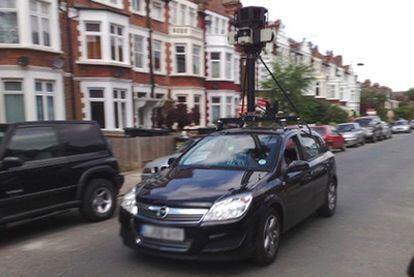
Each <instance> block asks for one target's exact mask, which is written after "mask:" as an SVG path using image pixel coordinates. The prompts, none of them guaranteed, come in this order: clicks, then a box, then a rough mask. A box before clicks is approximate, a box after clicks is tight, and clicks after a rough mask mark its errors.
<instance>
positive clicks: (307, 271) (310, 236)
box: [0, 134, 414, 276]
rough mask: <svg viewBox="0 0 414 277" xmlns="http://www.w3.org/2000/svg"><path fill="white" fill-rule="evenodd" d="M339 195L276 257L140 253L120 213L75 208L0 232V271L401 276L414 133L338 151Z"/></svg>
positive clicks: (413, 219)
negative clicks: (123, 229) (125, 234)
mask: <svg viewBox="0 0 414 277" xmlns="http://www.w3.org/2000/svg"><path fill="white" fill-rule="evenodd" d="M336 161H337V167H338V169H337V170H338V179H339V200H338V201H339V202H338V207H337V213H336V214H335V215H334V217H332V218H328V219H326V218H320V217H317V216H316V215H315V216H312V217H310V218H309V219H307V220H305V221H304V222H303V223H301V224H299V225H298V226H297V227H295V228H294V229H293V230H290V231H289V232H287V233H286V234H285V235H284V237H283V239H282V244H281V248H280V252H279V256H278V258H277V260H276V261H275V263H274V264H272V265H271V266H269V267H265V268H260V267H258V266H256V265H255V264H254V263H251V262H233V263H197V262H186V261H175V260H165V259H159V258H151V257H144V256H142V255H139V254H137V253H135V252H133V251H132V250H130V249H128V248H126V247H124V246H123V245H122V242H121V238H120V237H119V235H118V231H119V224H118V222H117V218H116V217H113V218H112V219H110V220H107V221H104V222H101V223H85V222H84V221H82V219H81V217H80V215H79V214H78V213H77V211H74V212H68V213H65V214H62V215H59V216H56V217H51V218H45V219H41V220H38V221H35V222H31V223H27V224H23V225H18V226H14V227H11V228H9V229H7V230H3V231H0V276H183V275H186V276H195V275H230V274H238V275H246V276H248V275H256V276H259V275H260V276H405V271H406V268H407V265H408V262H409V261H410V259H411V257H412V256H413V255H414V201H413V199H414V166H413V164H414V163H413V162H414V135H410V134H408V135H405V134H404V135H395V136H394V137H393V138H392V139H390V140H386V141H382V142H378V143H375V144H367V145H365V146H363V147H359V148H349V149H347V151H346V152H343V153H339V152H338V153H337V154H336Z"/></svg>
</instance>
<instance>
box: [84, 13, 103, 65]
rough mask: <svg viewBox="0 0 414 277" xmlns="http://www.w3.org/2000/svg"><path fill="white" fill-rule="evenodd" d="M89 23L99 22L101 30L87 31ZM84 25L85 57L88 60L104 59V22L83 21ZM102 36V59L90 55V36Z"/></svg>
mask: <svg viewBox="0 0 414 277" xmlns="http://www.w3.org/2000/svg"><path fill="white" fill-rule="evenodd" d="M87 24H99V32H98V31H87V30H86V25H87ZM83 26H84V30H85V35H84V39H85V59H86V60H92V61H93V60H95V61H99V60H102V59H103V55H104V53H103V36H102V22H101V21H85V22H83ZM89 36H90V37H98V36H99V37H100V42H101V58H100V59H91V58H89V57H88V37H89Z"/></svg>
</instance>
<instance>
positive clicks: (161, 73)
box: [154, 71, 167, 76]
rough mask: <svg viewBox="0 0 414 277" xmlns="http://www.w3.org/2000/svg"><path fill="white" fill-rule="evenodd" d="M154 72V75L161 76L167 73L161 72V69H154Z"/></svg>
mask: <svg viewBox="0 0 414 277" xmlns="http://www.w3.org/2000/svg"><path fill="white" fill-rule="evenodd" d="M154 74H155V75H161V76H166V75H167V73H166V72H163V71H154Z"/></svg>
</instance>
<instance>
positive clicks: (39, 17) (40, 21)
mask: <svg viewBox="0 0 414 277" xmlns="http://www.w3.org/2000/svg"><path fill="white" fill-rule="evenodd" d="M32 3H35V7H36V11H33V10H32V9H31V5H32ZM42 4H43V5H46V7H47V14H46V13H44V12H43V11H42ZM29 14H30V22H31V24H30V34H31V41H32V44H33V45H39V46H43V47H52V35H51V25H50V19H51V4H50V3H49V2H44V1H39V0H30V2H29ZM33 17H34V18H36V24H37V27H38V36H39V38H38V39H39V41H38V43H35V42H34V40H33V28H34V26H35V25H33V22H32V18H33ZM44 20H47V35H48V37H49V41H48V43H49V44H48V45H47V44H46V42H45V38H44V33H45V30H44V26H43V21H44Z"/></svg>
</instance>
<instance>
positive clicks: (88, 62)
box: [76, 60, 132, 68]
mask: <svg viewBox="0 0 414 277" xmlns="http://www.w3.org/2000/svg"><path fill="white" fill-rule="evenodd" d="M76 64H81V65H82V64H85V65H109V66H119V67H125V68H132V66H131V65H129V64H127V63H121V62H114V61H103V60H81V61H77V62H76Z"/></svg>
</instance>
